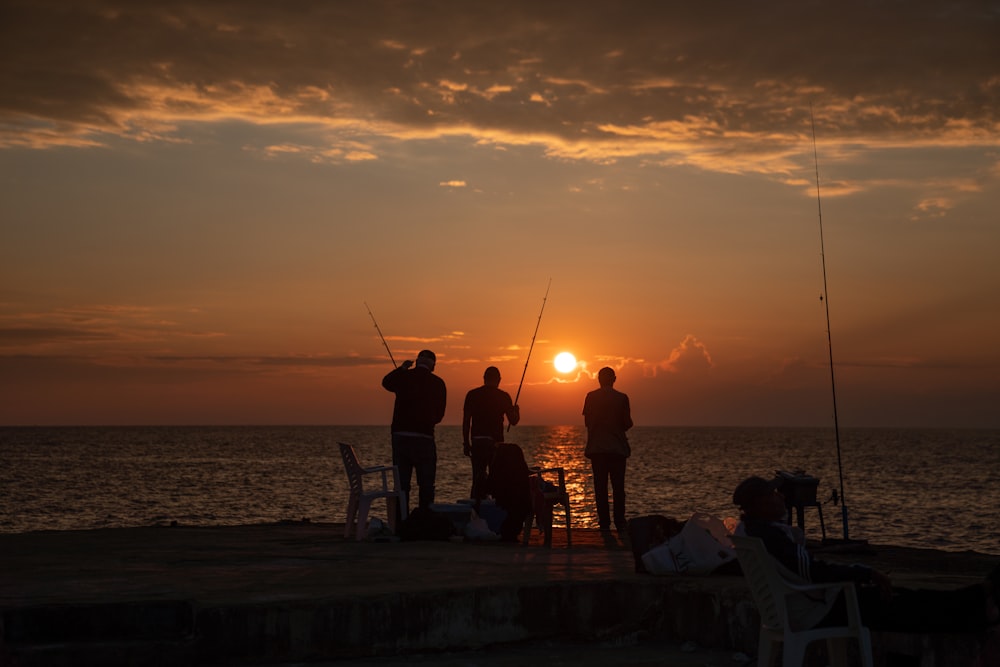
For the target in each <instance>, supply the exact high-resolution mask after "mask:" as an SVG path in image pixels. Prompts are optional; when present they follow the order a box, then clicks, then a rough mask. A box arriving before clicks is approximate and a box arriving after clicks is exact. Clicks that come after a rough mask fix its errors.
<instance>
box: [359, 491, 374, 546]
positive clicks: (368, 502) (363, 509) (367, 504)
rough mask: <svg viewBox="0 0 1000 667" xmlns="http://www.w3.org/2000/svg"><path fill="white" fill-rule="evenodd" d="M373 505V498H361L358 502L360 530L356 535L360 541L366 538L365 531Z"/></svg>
mask: <svg viewBox="0 0 1000 667" xmlns="http://www.w3.org/2000/svg"><path fill="white" fill-rule="evenodd" d="M371 506H372V499H371V498H361V500H360V502H359V503H358V530H357V535H356V537H357V540H358V541H359V542H360V541H361V540H363V539H365V532H366V530H367V528H368V510H370V509H371Z"/></svg>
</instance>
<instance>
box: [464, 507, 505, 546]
mask: <svg viewBox="0 0 1000 667" xmlns="http://www.w3.org/2000/svg"><path fill="white" fill-rule="evenodd" d="M463 532H464V534H465V539H467V540H499V539H500V536H499V535H497V534H496V533H494V532H493V531H492V530H490V526H489V524H487V523H486V519H483V518H482V517H480V516H479V515H478V514H476V512H475V510H473V511H472V518H471V519H469V522H468V523H467V524H465V529H464V530H463Z"/></svg>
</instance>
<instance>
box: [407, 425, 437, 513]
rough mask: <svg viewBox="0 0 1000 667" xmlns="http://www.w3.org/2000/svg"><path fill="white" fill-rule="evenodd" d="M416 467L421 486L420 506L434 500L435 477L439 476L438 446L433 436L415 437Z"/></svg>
mask: <svg viewBox="0 0 1000 667" xmlns="http://www.w3.org/2000/svg"><path fill="white" fill-rule="evenodd" d="M414 444H415V447H414V450H415V453H414V462H413V465H414V468H415V469H416V471H417V486H419V487H420V507H424V508H427V507H430V506H431V503H433V502H434V479H435V477H436V476H437V446H436V445H435V443H434V440H433V439H431V438H414Z"/></svg>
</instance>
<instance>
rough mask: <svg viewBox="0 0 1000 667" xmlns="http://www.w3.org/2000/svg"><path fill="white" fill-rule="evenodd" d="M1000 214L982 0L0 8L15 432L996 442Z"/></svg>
mask: <svg viewBox="0 0 1000 667" xmlns="http://www.w3.org/2000/svg"><path fill="white" fill-rule="evenodd" d="M998 209H1000V4H998V3H996V2H960V1H959V2H948V3H939V2H928V1H925V0H917V1H913V2H910V1H907V2H902V1H898V2H897V1H879V2H874V1H873V2H843V1H840V2H821V1H809V2H803V1H802V0H794V1H790V0H789V1H785V2H780V1H779V2H769V3H749V2H736V1H732V2H722V1H713V2H701V3H692V2H659V3H650V2H634V1H625V2H608V3H580V2H562V1H552V2H549V1H547V2H544V3H539V2H535V1H533V0H532V1H522V0H505V2H502V3H500V2H497V3H485V2H484V3H469V2H445V1H429V2H401V1H390V0H373V1H371V2H364V3H354V2H326V1H323V2H320V1H314V0H290V1H288V2H280V3H278V2H272V1H270V0H267V1H263V0H248V1H241V2H218V1H213V0H207V1H206V0H197V1H196V2H195V1H191V2H185V1H176V2H173V1H159V0H150V1H144V2H141V3H137V2H132V1H125V0H119V1H112V0H93V1H86V2H78V1H76V0H2V2H0V220H2V223H0V424H6V425H35V424H39V425H62V424H67V425H69V424H372V425H377V424H383V423H384V424H388V422H389V418H390V413H391V409H392V400H393V397H392V395H391V394H389V393H388V392H386V391H385V390H383V389H382V388H381V386H380V380H381V378H382V376H383V375H384V374H385V373H386V372H388V371H389V370H391V369H392V366H393V363H392V361H390V358H389V354H388V353H387V347H388V350H389V351H391V354H392V359H393V360H394V361H395V362H396V363H399V362H401V361H402V360H404V359H412V358H414V356H415V354H416V352H418V351H419V350H421V349H423V348H428V349H431V350H433V351H435V352H436V353H437V356H438V365H437V370H436V372H437V373H438V374H439V375H440V376H441V377H442V378H443V379H444V380H445V382H446V383H447V386H448V396H449V398H448V411H447V414H446V416H445V422H444V423H446V424H456V423H460V422H461V417H462V414H461V412H462V410H461V408H462V400H463V397H464V395H465V392H466V391H468V390H469V389H472V388H473V387H475V386H478V385H479V384H481V383H482V374H483V371H484V369H485V368H486V367H487V366H489V365H495V366H497V367H498V368H499V369H500V370H501V373H502V376H503V380H502V383H501V386H502V388H504V389H505V390H507V391H509V392H510V393H511V395H512V396H515V395H516V396H517V397H518V403H519V405H520V406H521V410H522V420H523V421H522V423H524V424H543V425H544V424H580V423H582V417H581V415H580V412H581V409H582V405H583V399H584V396H585V394H586V392H588V391H590V390H592V389H594V388H596V386H597V382H596V374H597V371H598V369H600V368H601V367H603V366H612V367H614V368H615V369H616V370H617V375H618V382H617V384H616V388H618V389H619V390H621V391H624V392H626V393H627V394H628V395H629V396H630V398H631V403H632V411H633V417H634V420H635V422H636V424H637V425H648V426H658V425H688V426H827V425H831V424H832V423H833V419H834V417H833V415H834V407H836V413H837V420H838V422H839V424H840V425H841V426H846V427H851V426H859V427H860V426H894V427H895V426H899V427H924V426H926V427H990V428H995V427H1000V409H998V408H997V406H998V405H1000V372H998V371H1000V353H998V351H997V342H998V341H1000V268H998V262H997V258H998V249H1000V225H998ZM824 279H825V281H824ZM824 296H825V297H826V298H825V299H823V298H821V297H824ZM369 309H370V312H369ZM827 314H829V328H828V326H827V321H828V320H827ZM373 319H374V322H373ZM374 323H377V324H378V329H379V330H380V331H381V333H382V334H383V335H384V338H385V344H383V341H382V340H381V339H380V336H379V331H378V330H376V327H375V326H374ZM564 351H568V352H571V353H572V354H574V355H575V356H576V358H577V359H578V361H579V363H578V365H577V366H576V367H575V369H573V370H572V371H569V372H560V371H558V370H557V369H556V368H555V367H554V365H553V359H554V357H555V355H556V354H557V353H559V352H564ZM529 352H530V357H529ZM831 361H832V363H831ZM522 378H523V382H522ZM834 394H835V396H836V398H835V399H834Z"/></svg>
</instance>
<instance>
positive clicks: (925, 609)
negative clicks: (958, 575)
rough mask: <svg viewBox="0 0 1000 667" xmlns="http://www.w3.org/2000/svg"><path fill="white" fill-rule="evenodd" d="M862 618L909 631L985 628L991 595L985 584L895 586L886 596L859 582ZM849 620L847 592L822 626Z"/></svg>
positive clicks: (884, 627) (868, 623)
mask: <svg viewBox="0 0 1000 667" xmlns="http://www.w3.org/2000/svg"><path fill="white" fill-rule="evenodd" d="M856 590H857V593H858V607H859V610H860V611H861V620H862V622H863V623H864V624H865V625H866V626H868V627H869V628H871V629H872V630H879V631H885V632H905V633H935V632H958V633H961V632H981V631H982V630H984V629H985V628H986V627H987V625H988V624H989V620H988V618H987V612H986V610H987V606H988V599H987V595H986V589H985V588H984V587H983V586H981V585H973V586H966V587H964V588H958V589H953V590H931V589H911V588H899V587H893V589H892V597H891V598H890V599H885V598H883V597H882V595H881V594H880V592H879V591H878V589H876V588H874V587H872V586H857V587H856ZM846 622H847V612H846V609H845V608H844V600H843V596H840V597H839V598H837V602H836V604H834V606H833V607H832V608H831V609H830V612H829V613H828V614H827V615H826V617H825V618H824V619H823V621H821V622H820V625H822V626H830V625H843V624H844V623H846Z"/></svg>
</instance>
